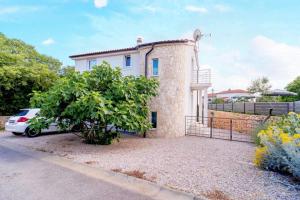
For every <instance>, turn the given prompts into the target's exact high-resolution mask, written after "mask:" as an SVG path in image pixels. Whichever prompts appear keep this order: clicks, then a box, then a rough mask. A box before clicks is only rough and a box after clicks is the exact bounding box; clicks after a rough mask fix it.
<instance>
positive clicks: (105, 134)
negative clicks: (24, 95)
mask: <svg viewBox="0 0 300 200" xmlns="http://www.w3.org/2000/svg"><path fill="white" fill-rule="evenodd" d="M157 88H158V82H157V80H156V79H146V78H145V77H143V76H141V77H133V76H128V77H122V75H121V71H120V69H119V68H117V69H112V68H111V67H110V65H109V64H108V63H106V62H104V63H102V64H101V65H99V66H95V67H94V68H93V70H92V71H90V72H83V73H82V74H80V73H79V72H72V73H69V74H67V75H66V76H65V77H62V78H61V79H60V80H59V81H58V82H57V83H56V84H55V85H53V87H51V88H50V90H49V91H47V92H42V93H41V92H37V93H35V95H34V97H33V98H32V99H31V103H32V106H34V107H40V108H41V115H40V116H39V117H36V118H34V119H33V120H31V122H30V124H31V125H30V127H31V129H32V130H34V131H35V132H39V131H40V130H41V129H42V128H45V127H47V126H48V125H49V123H51V121H49V120H47V119H56V120H57V122H58V124H59V125H60V126H62V127H65V128H66V127H76V129H79V130H80V132H81V136H82V137H83V138H84V140H85V142H87V143H90V144H110V143H111V142H112V140H113V139H114V138H116V137H118V135H119V134H118V132H119V130H129V131H137V132H144V131H147V130H148V129H150V128H151V124H150V122H149V120H148V115H149V109H148V106H147V103H148V101H149V100H150V99H151V98H152V97H153V96H156V95H157Z"/></svg>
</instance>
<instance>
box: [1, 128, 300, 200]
mask: <svg viewBox="0 0 300 200" xmlns="http://www.w3.org/2000/svg"><path fill="white" fill-rule="evenodd" d="M0 139H6V140H9V141H10V142H15V143H18V144H22V145H24V146H27V147H30V148H33V149H36V150H39V151H47V152H51V153H53V154H56V155H59V156H64V157H66V158H69V159H72V160H74V161H76V162H79V163H86V164H89V165H91V166H95V167H102V168H105V169H107V170H114V171H127V172H129V171H135V170H138V171H140V172H145V177H146V179H147V180H152V181H154V182H156V183H157V184H160V185H165V186H168V187H170V188H174V189H178V190H182V191H186V192H190V193H193V194H195V195H203V194H207V193H210V192H214V191H221V192H223V193H224V194H225V195H226V196H227V197H228V199H237V200H242V199H245V200H251V199H255V200H267V199H268V200H269V199H270V200H294V199H295V200H296V199H297V200H300V190H299V185H297V184H296V183H294V182H292V181H291V180H290V178H289V177H286V176H282V175H279V174H277V173H273V172H268V171H263V170H260V169H257V168H256V167H255V166H253V164H252V160H253V155H254V149H255V147H254V145H253V144H250V143H243V142H230V141H225V140H217V139H209V138H200V137H192V136H188V137H180V138H167V139H163V138H146V139H144V138H138V137H129V136H126V137H123V138H122V139H121V140H120V142H119V143H117V142H116V143H114V144H112V145H110V146H95V145H86V144H83V143H82V141H81V140H80V139H79V138H78V137H77V136H75V135H73V134H59V135H57V134H56V135H47V136H41V137H37V138H26V137H16V136H13V135H11V134H10V133H3V134H0Z"/></svg>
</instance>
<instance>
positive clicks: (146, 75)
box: [143, 44, 154, 138]
mask: <svg viewBox="0 0 300 200" xmlns="http://www.w3.org/2000/svg"><path fill="white" fill-rule="evenodd" d="M153 49H154V44H152V46H151V49H150V50H149V51H148V52H147V53H146V55H145V77H146V78H147V77H148V56H149V55H150V53H151V52H152V51H153ZM143 137H144V138H146V132H144V134H143Z"/></svg>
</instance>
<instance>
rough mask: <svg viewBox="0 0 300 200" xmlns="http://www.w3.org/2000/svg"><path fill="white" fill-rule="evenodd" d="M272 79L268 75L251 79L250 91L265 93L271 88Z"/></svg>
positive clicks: (252, 92)
mask: <svg viewBox="0 0 300 200" xmlns="http://www.w3.org/2000/svg"><path fill="white" fill-rule="evenodd" d="M271 87H272V86H271V84H270V81H269V79H268V78H267V77H261V78H258V79H255V80H252V81H251V84H250V86H249V87H248V89H247V90H248V92H249V93H251V94H254V93H260V94H264V93H266V92H268V91H269V90H270V89H271Z"/></svg>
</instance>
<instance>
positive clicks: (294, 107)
mask: <svg viewBox="0 0 300 200" xmlns="http://www.w3.org/2000/svg"><path fill="white" fill-rule="evenodd" d="M293 112H296V103H295V101H294V102H293Z"/></svg>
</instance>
